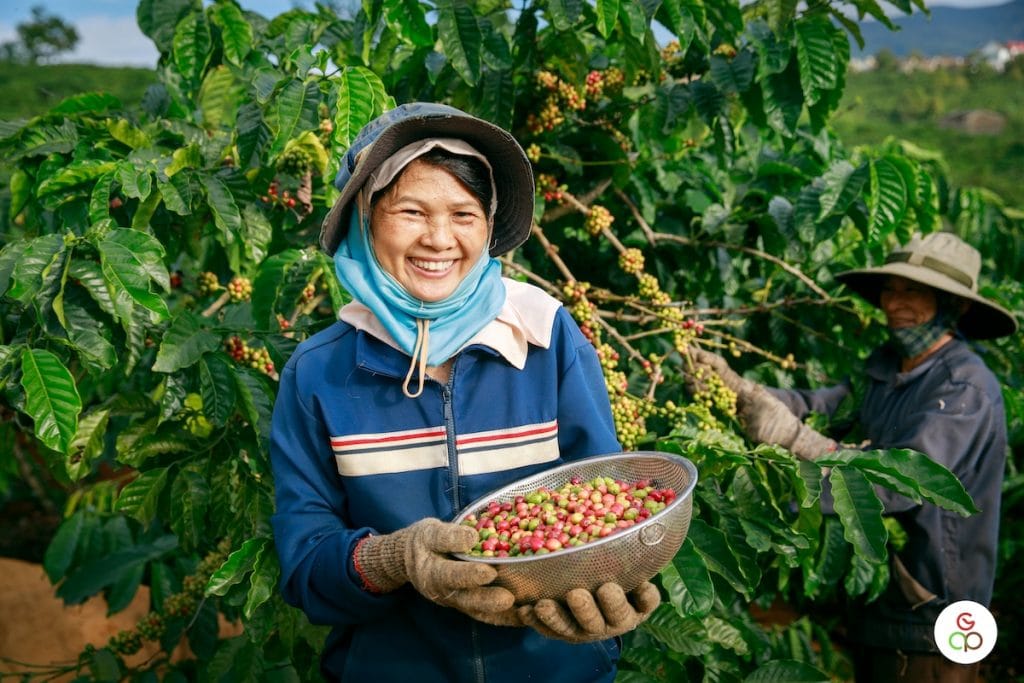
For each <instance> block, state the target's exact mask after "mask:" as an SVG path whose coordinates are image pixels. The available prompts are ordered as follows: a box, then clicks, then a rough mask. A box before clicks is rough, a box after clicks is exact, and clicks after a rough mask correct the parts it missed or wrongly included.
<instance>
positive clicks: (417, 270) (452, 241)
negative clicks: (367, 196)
mask: <svg viewBox="0 0 1024 683" xmlns="http://www.w3.org/2000/svg"><path fill="white" fill-rule="evenodd" d="M370 226H371V227H370V231H371V235H372V237H373V251H374V254H375V255H376V257H377V261H378V262H379V263H380V265H381V267H382V268H383V269H384V270H385V271H387V273H388V274H390V275H391V276H392V277H394V278H395V280H397V281H398V283H399V284H400V285H402V287H404V288H405V290H406V291H407V292H409V294H411V295H412V296H414V297H416V298H417V299H420V300H422V301H427V302H436V301H442V300H443V299H445V298H447V297H448V296H450V295H451V294H452V292H454V291H455V289H456V288H457V287H458V286H459V283H460V282H462V280H463V278H465V277H466V275H467V274H469V272H470V271H471V270H472V269H473V266H474V265H475V264H476V262H477V261H478V260H479V259H480V258H481V255H482V254H483V253H484V249H486V247H487V238H488V235H489V232H490V229H489V225H488V223H487V214H486V212H485V211H484V207H483V205H482V204H481V203H480V200H479V199H478V198H477V197H476V195H474V194H473V193H472V192H471V191H470V190H469V189H468V188H467V187H466V186H465V185H463V184H462V183H461V182H460V181H459V180H458V179H457V178H456V177H455V176H454V175H452V174H451V173H449V172H448V171H446V170H445V169H443V168H440V167H438V166H434V165H431V164H429V163H426V162H424V161H421V160H419V159H417V160H415V161H413V162H411V163H410V164H409V165H408V166H407V167H406V168H405V170H404V171H403V172H402V174H401V175H400V176H399V177H398V180H396V181H395V183H394V185H392V186H391V188H390V189H388V190H387V191H386V192H385V193H384V195H383V196H382V197H381V198H380V199H379V201H377V202H376V204H374V207H373V214H372V216H371V221H370Z"/></svg>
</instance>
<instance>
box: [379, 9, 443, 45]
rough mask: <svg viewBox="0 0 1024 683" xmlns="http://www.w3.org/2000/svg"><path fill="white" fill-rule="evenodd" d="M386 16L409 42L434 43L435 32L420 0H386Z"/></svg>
mask: <svg viewBox="0 0 1024 683" xmlns="http://www.w3.org/2000/svg"><path fill="white" fill-rule="evenodd" d="M384 18H385V20H386V21H387V22H388V26H390V27H391V30H393V31H396V32H397V33H398V34H399V35H401V36H402V38H404V39H405V40H406V41H407V42H409V43H412V44H413V45H416V46H418V47H430V46H431V45H433V44H434V32H433V31H432V30H431V28H430V25H429V24H428V23H427V15H426V13H425V12H424V10H423V5H422V4H421V3H420V1H419V0H384Z"/></svg>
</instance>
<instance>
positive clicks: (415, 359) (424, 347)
mask: <svg viewBox="0 0 1024 683" xmlns="http://www.w3.org/2000/svg"><path fill="white" fill-rule="evenodd" d="M429 351H430V321H429V320H424V319H423V318H416V343H415V344H414V345H413V347H412V360H411V362H410V363H409V372H407V373H406V374H405V381H404V382H402V393H403V394H405V395H406V397H407V398H418V397H419V395H420V394H422V393H423V378H424V377H425V376H426V374H427V354H428V352H429ZM417 367H418V368H419V375H420V376H419V385H418V386H417V388H416V393H412V392H411V391H409V382H410V381H411V380H412V373H413V372H414V371H415V370H416V369H417Z"/></svg>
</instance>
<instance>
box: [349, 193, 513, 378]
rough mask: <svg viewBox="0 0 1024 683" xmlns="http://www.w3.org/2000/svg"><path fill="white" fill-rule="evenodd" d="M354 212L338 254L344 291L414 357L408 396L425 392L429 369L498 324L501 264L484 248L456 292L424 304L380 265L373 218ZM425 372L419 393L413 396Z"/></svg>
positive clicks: (501, 300) (502, 295)
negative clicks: (416, 372)
mask: <svg viewBox="0 0 1024 683" xmlns="http://www.w3.org/2000/svg"><path fill="white" fill-rule="evenodd" d="M362 214H363V211H360V210H355V211H352V212H351V219H350V223H349V229H348V233H347V235H346V236H345V239H344V240H343V241H342V242H341V244H340V245H338V250H337V251H336V252H335V253H334V270H335V273H336V274H337V276H338V280H339V281H340V282H341V284H342V286H343V287H344V288H345V289H346V290H348V292H349V293H350V294H351V295H352V297H353V298H354V299H356V300H357V301H359V302H360V303H361V304H363V305H364V306H366V307H367V308H369V309H370V310H371V311H372V312H373V314H374V315H375V316H376V317H377V319H378V320H379V321H380V322H381V324H382V325H383V326H384V328H385V329H386V330H387V331H388V333H389V334H390V335H391V337H392V338H393V339H394V340H395V342H397V343H398V346H399V348H401V349H402V350H403V351H404V352H405V353H407V354H409V355H410V356H411V357H412V365H411V366H410V368H409V375H407V376H406V383H405V386H404V388H405V390H406V395H407V396H410V397H411V398H414V397H415V396H419V394H420V393H421V392H422V391H423V372H424V370H425V367H426V366H427V365H432V366H433V365H440V364H441V363H443V362H445V361H446V360H448V359H449V358H451V357H452V356H454V355H455V353H456V352H457V351H458V350H459V349H460V348H462V346H463V345H464V344H465V343H466V342H467V341H469V340H470V339H471V338H472V337H473V335H475V334H476V333H477V332H479V331H480V330H481V329H483V328H484V326H485V325H487V323H489V322H491V321H492V320H494V318H496V317H497V315H498V313H499V312H500V311H501V308H502V306H503V305H504V303H505V285H504V283H503V282H502V281H501V264H500V263H499V262H498V260H497V259H496V258H493V257H492V256H490V254H488V252H487V248H486V246H485V247H484V249H483V251H482V253H481V254H480V258H479V259H477V262H476V263H475V264H473V268H472V269H471V270H470V271H469V273H467V274H466V277H464V278H463V279H462V281H461V282H460V283H459V285H458V287H456V288H455V291H454V292H452V293H451V294H450V295H448V296H447V297H446V298H444V299H442V300H441V301H430V302H428V301H421V300H419V299H417V298H415V297H413V296H412V295H410V294H409V292H407V291H406V290H405V288H404V287H402V285H401V284H399V283H398V281H397V280H395V278H394V277H393V276H392V275H391V274H389V273H387V272H386V271H385V270H384V269H383V268H382V267H381V265H380V262H379V261H377V256H376V254H375V253H374V251H373V245H372V244H371V242H370V225H369V222H370V221H369V216H364V217H362V218H360V217H361V216H362ZM417 364H419V366H420V378H419V382H420V385H419V391H418V392H417V393H416V394H411V393H409V391H408V383H409V379H410V377H411V376H412V372H413V369H414V368H415V367H416V365H417Z"/></svg>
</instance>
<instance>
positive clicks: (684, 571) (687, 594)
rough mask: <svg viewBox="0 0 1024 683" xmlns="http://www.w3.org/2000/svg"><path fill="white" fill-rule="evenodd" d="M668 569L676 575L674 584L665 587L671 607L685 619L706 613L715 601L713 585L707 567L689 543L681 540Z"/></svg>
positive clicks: (691, 542)
mask: <svg viewBox="0 0 1024 683" xmlns="http://www.w3.org/2000/svg"><path fill="white" fill-rule="evenodd" d="M670 566H671V567H672V569H673V570H674V571H675V572H676V581H674V582H673V583H672V586H671V587H667V588H668V589H669V590H668V594H669V602H671V603H672V606H673V607H675V608H676V610H678V611H679V614H681V615H682V616H685V617H699V616H703V615H705V614H707V613H708V612H710V611H711V608H712V607H713V606H714V602H715V584H713V583H712V582H711V575H710V574H709V573H708V568H707V565H706V564H704V560H702V559H701V556H700V554H699V553H698V552H697V549H696V547H694V545H693V541H691V540H690V539H686V540H685V541H683V546H682V547H681V548H680V549H679V552H678V553H676V556H675V557H674V558H673V559H672V564H671V565H670Z"/></svg>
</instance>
